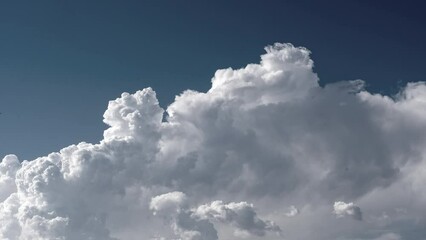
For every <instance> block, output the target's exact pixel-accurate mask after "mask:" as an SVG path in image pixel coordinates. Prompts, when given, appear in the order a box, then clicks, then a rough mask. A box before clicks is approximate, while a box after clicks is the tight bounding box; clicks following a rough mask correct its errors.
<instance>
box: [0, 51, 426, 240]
mask: <svg viewBox="0 0 426 240" xmlns="http://www.w3.org/2000/svg"><path fill="white" fill-rule="evenodd" d="M266 51H267V52H266V54H264V55H262V56H261V62H260V63H259V64H249V65H247V66H246V67H245V68H242V69H236V70H234V69H230V68H229V69H223V70H218V71H217V72H216V73H215V75H214V77H213V79H212V88H211V89H210V90H209V91H207V92H205V93H203V92H196V91H191V90H188V91H185V92H183V93H182V94H181V95H179V96H177V97H176V99H175V101H174V102H173V103H172V104H171V105H170V106H169V107H168V108H167V110H166V112H167V115H168V118H167V120H165V121H163V114H164V110H163V109H162V108H161V107H160V106H159V104H158V101H157V99H156V94H155V92H154V91H153V90H152V89H150V88H146V89H144V90H141V91H138V92H136V93H134V94H128V93H124V94H122V95H121V97H120V98H118V99H116V100H113V101H110V103H109V105H108V108H107V110H106V112H105V114H104V122H105V123H106V124H108V125H109V126H110V127H109V128H108V129H107V130H106V131H105V132H104V139H103V140H102V141H101V142H100V143H98V144H89V143H79V144H77V145H72V146H69V147H67V148H64V149H62V150H60V151H59V152H55V153H51V154H49V155H48V156H44V157H40V158H37V159H35V160H32V161H24V162H23V163H19V161H18V159H17V157H16V156H14V155H8V156H6V157H5V158H4V159H3V160H2V162H1V164H0V202H1V203H0V238H1V239H10V240H15V239H19V240H27V239H28V240H29V239H64V240H83V239H92V240H97V239H99V240H105V239H126V240H136V239H159V238H165V239H176V238H177V237H180V238H181V239H218V238H219V239H230V238H231V239H233V238H235V236H234V235H233V234H234V232H235V230H237V232H238V231H239V233H244V234H242V235H244V237H247V238H248V239H258V238H261V237H262V236H264V238H265V239H271V240H273V239H281V238H282V237H281V236H278V235H275V234H266V233H267V232H270V230H275V231H278V226H279V228H280V229H281V230H282V233H283V235H284V236H285V238H287V239H301V240H308V239H318V240H325V239H365V238H369V239H374V238H377V237H380V235H378V234H377V233H378V232H379V233H383V232H394V233H398V234H399V235H398V236H400V237H401V239H407V240H412V239H419V238H420V237H421V236H424V235H425V234H426V231H425V230H424V224H425V223H426V217H425V216H424V215H423V214H421V213H422V212H423V211H422V210H424V209H425V208H426V204H425V203H426V192H425V191H424V187H423V186H424V184H425V183H426V178H425V177H424V176H425V174H424V169H425V168H424V166H425V165H426V150H425V147H424V146H426V84H425V83H424V82H418V83H410V84H408V85H407V86H406V87H405V88H404V89H403V90H402V91H401V93H400V94H398V95H397V96H396V97H393V98H391V97H388V96H384V95H380V94H372V93H369V92H367V91H365V90H364V87H363V86H364V82H363V81H361V80H355V81H344V82H339V83H334V84H328V85H325V86H324V87H321V86H320V85H319V84H318V81H319V78H318V77H317V75H316V74H315V73H314V72H313V69H312V68H313V61H312V60H311V59H310V56H309V54H310V52H309V51H308V50H307V49H305V48H296V47H294V46H292V45H290V44H275V45H273V46H268V47H267V48H266ZM189 65H190V64H189ZM182 192H184V193H185V195H183V194H182ZM162 193H169V194H166V195H161V194H162ZM217 199H220V201H218V202H215V200H217ZM335 199H351V200H352V201H354V202H356V203H357V204H359V205H360V206H362V207H363V209H362V210H363V216H362V218H363V219H364V221H359V222H356V221H341V220H339V219H336V218H335V217H334V216H333V215H332V214H330V204H331V203H333V201H334V200H335ZM246 202H250V203H253V204H254V206H256V212H255V211H254V208H253V207H252V205H250V204H248V203H246ZM206 203H209V204H206ZM294 203H297V206H298V208H300V209H301V211H300V214H299V215H298V216H297V218H290V217H286V214H290V215H294V214H293V213H295V212H296V211H294V209H290V210H291V211H290V212H288V211H281V209H285V208H284V207H285V206H290V205H291V204H294ZM408 203H410V204H408ZM191 206H192V207H193V208H191ZM194 206H195V207H194ZM197 206H199V207H197ZM202 209H204V211H202ZM356 209H358V210H359V208H357V207H356V206H355V205H351V204H350V203H348V204H346V203H340V204H338V206H337V210H338V211H337V212H339V214H338V215H349V216H351V217H355V218H358V219H361V218H360V216H361V215H360V214H358V213H357V211H358V210H356ZM395 209H404V213H403V214H402V213H401V212H396V210H395ZM335 210H336V209H335ZM153 212H156V213H157V214H156V215H155V216H153V214H152V213H153ZM337 212H336V213H337ZM384 212H386V213H387V216H388V218H386V221H384V220H383V218H381V217H380V216H382V215H383V213H384ZM359 213H360V211H359ZM357 214H358V215H357ZM258 216H261V217H262V218H260V217H258ZM263 218H265V219H270V221H266V220H261V219H263ZM272 221H273V222H274V223H273V222H272ZM164 222H168V223H169V225H170V226H172V227H171V228H169V225H164ZM272 232H274V231H272ZM246 233H248V234H246ZM265 234H266V235H265ZM239 236H241V234H240V235H239ZM389 236H391V235H389Z"/></svg>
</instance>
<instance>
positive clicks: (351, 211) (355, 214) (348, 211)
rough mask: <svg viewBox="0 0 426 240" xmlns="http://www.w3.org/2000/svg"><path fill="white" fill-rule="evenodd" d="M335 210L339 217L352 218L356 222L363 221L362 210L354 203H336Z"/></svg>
mask: <svg viewBox="0 0 426 240" xmlns="http://www.w3.org/2000/svg"><path fill="white" fill-rule="evenodd" d="M333 208H334V211H333V212H334V214H336V216H337V217H345V216H350V217H352V218H353V219H355V220H359V221H361V220H362V212H361V208H359V207H358V206H356V205H355V204H354V203H345V202H335V203H334V205H333Z"/></svg>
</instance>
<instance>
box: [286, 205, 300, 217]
mask: <svg viewBox="0 0 426 240" xmlns="http://www.w3.org/2000/svg"><path fill="white" fill-rule="evenodd" d="M297 214H299V209H297V208H296V207H295V206H293V205H291V206H290V207H289V208H288V211H287V212H286V213H285V215H286V216H287V217H294V216H296V215H297Z"/></svg>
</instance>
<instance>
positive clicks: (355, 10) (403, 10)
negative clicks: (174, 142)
mask: <svg viewBox="0 0 426 240" xmlns="http://www.w3.org/2000/svg"><path fill="white" fill-rule="evenodd" d="M419 2H420V1H419ZM422 9H424V8H423V6H422V5H421V3H416V2H413V1H411V2H410V1H409V2H404V3H399V2H398V3H392V2H391V1H374V2H373V1H354V0H349V1H334V0H333V1H326V2H324V1H321V2H320V1H275V0H273V1H267V2H266V1H251V0H249V1H211V2H207V1H2V2H1V3H0V112H1V113H2V114H1V115H0V122H1V124H0V155H2V156H3V155H5V154H8V153H15V154H17V155H18V156H19V157H20V159H33V158H35V157H37V156H42V155H45V154H48V153H50V152H52V151H57V150H59V149H60V148H62V147H65V146H68V145H70V144H73V143H77V142H80V141H87V142H98V141H99V140H100V139H101V137H102V132H103V130H104V129H105V128H106V126H105V125H104V124H103V123H102V114H103V112H104V111H105V109H106V107H107V103H108V100H111V99H115V98H117V97H119V96H120V94H121V93H122V92H124V91H127V92H135V91H136V90H138V89H142V88H144V87H148V86H151V87H153V88H154V89H155V91H156V92H157V96H158V98H159V101H160V105H161V106H162V107H166V106H167V105H168V104H170V103H171V102H172V101H173V99H174V96H175V95H176V94H179V93H180V92H182V91H183V90H185V89H195V90H199V91H206V90H207V89H209V87H210V79H211V77H212V76H213V75H214V72H215V71H216V70H217V69H220V68H227V67H233V68H238V67H243V66H245V65H246V64H247V63H250V62H258V61H259V55H260V54H262V53H263V52H264V50H263V47H264V46H266V45H268V44H273V43H274V42H291V43H293V44H294V45H296V46H304V47H306V48H308V49H310V50H311V51H312V58H313V60H314V61H315V69H314V70H315V71H316V72H317V73H318V75H319V77H320V83H321V84H324V83H328V82H335V81H340V80H351V79H363V80H365V81H367V83H368V85H367V89H369V90H370V91H372V92H381V93H388V94H392V93H396V92H397V91H398V89H399V87H401V86H404V85H405V83H406V82H416V81H424V80H425V77H424V66H425V63H426V60H425V58H424V53H425V52H426V46H425V44H424V43H425V42H426V32H425V31H424V22H425V19H424V18H425V17H424V16H423V15H424V14H423V10H422Z"/></svg>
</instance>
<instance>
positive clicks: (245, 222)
mask: <svg viewBox="0 0 426 240" xmlns="http://www.w3.org/2000/svg"><path fill="white" fill-rule="evenodd" d="M193 215H195V216H197V217H199V218H201V219H212V220H217V221H221V222H224V223H230V224H232V225H233V226H235V227H236V228H237V230H238V231H237V232H236V235H240V234H242V235H248V234H252V235H256V236H265V234H266V232H267V231H272V232H276V233H280V232H281V229H280V227H279V226H277V225H276V224H275V223H274V222H271V221H263V220H261V219H259V218H258V217H257V213H256V212H255V210H254V207H253V204H249V203H247V202H239V203H235V202H231V203H228V204H224V203H223V202H222V201H213V202H212V203H211V204H206V205H201V206H199V207H198V208H197V209H196V210H194V213H193Z"/></svg>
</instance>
